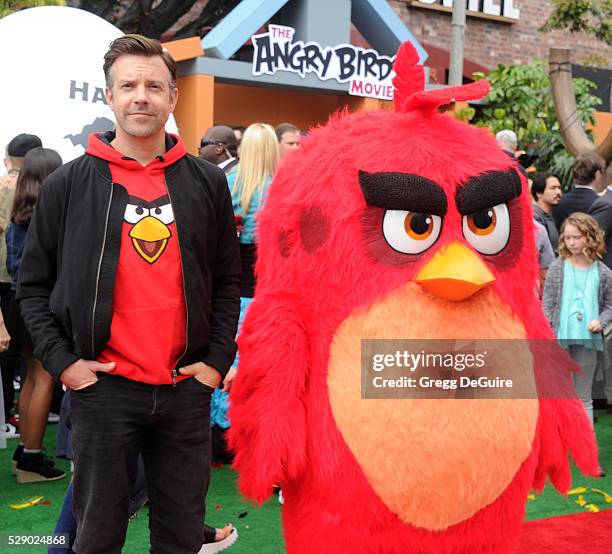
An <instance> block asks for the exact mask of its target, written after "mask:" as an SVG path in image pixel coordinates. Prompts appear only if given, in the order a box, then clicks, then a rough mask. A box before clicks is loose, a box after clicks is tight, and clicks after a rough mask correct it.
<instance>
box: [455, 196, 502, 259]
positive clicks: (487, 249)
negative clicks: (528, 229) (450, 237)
mask: <svg viewBox="0 0 612 554" xmlns="http://www.w3.org/2000/svg"><path fill="white" fill-rule="evenodd" d="M463 236H464V237H465V238H466V239H467V240H468V242H469V243H470V244H471V245H472V246H473V247H474V248H475V249H476V250H478V252H480V253H481V254H487V255H489V256H491V255H493V254H498V253H499V252H501V251H502V250H503V249H504V248H505V247H506V244H508V239H509V238H510V214H509V212H508V206H507V205H506V204H498V205H497V206H494V207H493V208H487V209H486V210H481V211H479V212H475V213H473V214H470V215H464V216H463Z"/></svg>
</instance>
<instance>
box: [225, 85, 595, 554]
mask: <svg viewBox="0 0 612 554" xmlns="http://www.w3.org/2000/svg"><path fill="white" fill-rule="evenodd" d="M417 94H418V93H417ZM415 96H416V95H415ZM405 101H406V102H408V101H409V99H406V100H405ZM410 102H411V105H412V107H413V108H417V109H414V110H413V111H411V112H406V113H397V112H396V113H393V112H386V111H380V112H372V113H364V112H361V113H356V114H350V115H349V114H347V113H342V114H339V115H336V116H334V117H332V119H331V120H330V121H329V123H328V124H327V125H326V126H324V127H321V128H318V129H316V130H314V131H313V132H312V133H311V135H310V136H309V137H308V138H307V139H306V140H305V141H304V143H303V147H302V148H301V149H300V150H299V151H298V152H296V153H294V154H291V155H290V156H288V157H287V158H286V159H285V160H283V163H282V165H281V167H280V169H279V171H278V173H277V175H276V177H275V179H274V182H273V183H272V185H271V187H270V192H269V196H268V199H267V201H266V206H265V207H264V209H263V211H262V212H261V215H260V218H259V228H258V236H259V246H258V260H257V265H256V274H257V279H258V281H257V288H256V293H255V298H254V300H253V302H252V303H251V305H250V307H249V312H248V314H247V316H246V318H245V321H244V325H243V328H242V332H241V335H240V337H239V349H240V364H239V369H238V375H237V377H236V380H235V382H234V385H233V389H232V397H231V398H232V404H231V408H230V418H231V421H232V427H231V429H230V435H229V437H230V445H231V447H232V448H233V449H234V450H235V453H236V458H235V467H236V469H237V470H238V472H239V474H240V475H239V486H240V489H241V490H242V492H243V493H244V494H245V495H247V496H249V497H251V498H253V499H255V500H257V501H259V502H261V501H263V500H265V499H266V498H267V497H269V496H270V494H271V492H272V485H274V484H275V483H280V484H281V486H282V488H283V492H284V496H285V504H284V506H283V525H284V534H285V540H286V545H287V552H289V553H290V554H306V553H308V554H310V553H313V552H316V553H317V554H324V553H329V554H383V553H384V554H412V553H414V554H416V553H431V554H434V553H436V554H451V553H470V554H475V553H490V554H504V553H506V552H508V553H509V552H512V551H513V548H514V546H515V543H516V540H517V537H518V532H519V529H520V526H521V523H522V520H523V515H524V510H525V504H526V501H527V493H528V491H529V490H530V489H531V488H532V487H534V486H535V487H536V488H542V487H543V485H544V483H545V479H546V476H547V475H549V476H550V478H551V480H552V482H553V484H554V485H555V486H556V487H557V488H558V489H559V490H560V491H561V492H565V491H567V489H568V487H569V486H570V473H569V461H568V452H569V453H571V455H572V456H573V458H574V459H575V460H576V461H577V463H578V465H579V466H580V467H581V469H582V470H583V471H585V472H587V473H590V474H595V473H596V472H597V470H598V463H597V450H596V446H595V440H594V435H593V432H592V429H591V427H590V424H589V422H588V419H587V416H586V414H585V413H584V410H583V408H582V406H581V404H580V403H579V402H578V401H577V400H575V399H566V398H562V397H552V398H547V399H541V400H540V401H539V413H538V416H537V426H536V427H535V432H534V435H533V438H532V448H531V452H530V453H529V454H528V456H527V457H526V458H525V459H524V461H523V462H522V464H521V465H520V467H519V468H518V470H517V472H516V474H515V476H514V479H513V480H512V482H511V483H510V484H509V485H508V486H507V487H506V488H505V490H504V491H503V492H502V493H501V494H500V496H499V497H498V498H497V499H496V500H495V501H493V502H492V503H490V504H489V505H487V506H485V507H483V508H482V509H481V510H480V511H478V512H477V513H475V514H474V515H473V516H472V517H469V518H468V519H465V520H463V521H460V522H459V523H455V524H453V525H450V526H448V527H447V528H445V529H442V530H436V531H431V530H427V529H423V528H418V527H417V526H414V525H411V524H410V523H407V522H405V521H402V520H401V519H400V517H398V515H397V514H395V513H393V512H392V511H391V510H390V508H389V507H388V506H387V505H386V504H385V503H384V502H383V500H382V499H381V498H379V497H378V496H377V494H376V493H375V492H374V488H373V487H372V484H371V481H370V480H369V479H368V477H367V476H366V474H365V473H364V470H363V468H362V467H361V466H360V465H359V463H358V462H357V459H356V457H355V455H354V454H353V452H352V451H351V449H350V446H349V444H348V443H347V441H346V440H345V437H344V436H343V434H342V432H341V430H340V429H339V426H338V425H337V422H336V419H335V418H334V413H333V409H332V406H331V403H330V394H329V389H328V386H329V383H328V367H329V361H330V350H331V347H332V342H333V341H334V337H335V336H336V333H337V331H338V329H339V328H340V326H341V325H342V324H343V322H345V321H346V320H347V319H348V318H350V317H351V316H352V315H353V314H355V313H356V312H357V311H358V310H361V311H364V310H365V311H367V310H368V309H369V307H371V306H373V305H374V304H375V303H379V302H381V301H384V300H385V299H387V298H389V297H391V296H390V295H392V294H393V292H394V291H398V290H399V289H401V288H402V287H405V286H406V285H407V284H408V283H410V282H411V281H414V278H415V276H416V275H417V274H418V272H419V271H420V269H421V268H422V267H423V266H424V265H425V264H427V262H428V261H429V260H430V259H431V258H432V256H433V255H434V254H435V253H436V252H437V251H438V250H440V249H441V248H442V247H444V246H447V245H449V244H451V243H453V242H459V243H461V244H463V245H465V246H466V247H467V248H469V249H470V250H472V251H474V252H475V250H474V249H473V248H472V247H471V246H470V244H469V243H468V242H467V241H466V239H465V238H464V236H463V232H462V223H461V221H462V216H461V214H460V213H459V211H458V209H457V206H456V204H455V191H456V190H457V187H459V186H461V185H462V184H463V183H465V182H466V181H467V180H468V179H469V178H470V177H473V176H477V175H482V174H483V173H486V172H489V171H505V170H509V169H512V168H513V162H512V161H511V160H510V158H508V156H507V155H506V154H504V153H503V152H501V151H500V150H499V148H498V147H497V146H496V144H495V141H494V140H493V138H492V137H491V135H490V133H489V132H488V131H487V130H485V129H478V128H474V127H470V126H467V125H465V124H463V123H460V122H458V121H457V120H455V119H454V118H453V117H451V116H449V115H445V114H442V113H439V112H437V111H432V110H430V109H428V106H427V105H425V106H424V107H425V109H418V108H419V101H417V100H415V99H414V98H413V99H412V100H410ZM425 104H427V103H426V102H425ZM360 170H361V171H366V172H369V173H375V172H401V173H410V174H415V175H419V176H422V177H425V178H427V179H429V180H431V181H434V182H435V183H437V184H439V185H440V186H441V187H442V188H443V190H444V192H445V194H446V197H447V199H448V210H447V213H446V215H445V216H444V222H443V225H442V230H441V233H440V237H439V239H438V241H437V242H436V243H435V244H434V245H433V246H432V247H431V248H430V249H429V250H427V251H425V252H423V253H422V254H420V255H407V254H400V253H398V252H396V251H394V250H392V249H391V248H390V247H389V246H388V245H387V244H386V243H385V241H384V240H383V238H382V231H381V225H380V222H381V217H382V212H383V211H384V210H383V209H381V208H372V207H368V206H367V205H366V203H365V200H364V197H363V194H362V192H361V189H360V185H359V180H358V174H359V171H360ZM521 180H522V193H521V195H520V197H519V198H515V199H513V200H511V201H510V202H509V204H508V205H509V211H510V213H511V238H510V241H509V243H508V245H507V246H506V248H505V249H504V250H503V251H502V252H500V253H499V254H497V255H494V256H480V254H478V253H476V252H475V253H476V255H478V256H479V257H480V258H481V259H482V260H483V261H484V263H485V264H486V266H487V267H488V269H489V270H490V271H491V272H492V273H493V275H494V276H495V279H496V281H495V283H494V284H493V285H492V286H491V287H490V289H489V290H490V291H492V295H494V296H495V302H494V304H495V306H497V305H499V304H502V305H503V306H504V310H498V309H497V308H495V307H494V306H493V307H492V312H491V313H489V314H487V318H489V319H491V320H492V321H498V325H499V326H500V328H502V327H504V328H506V324H505V322H506V319H507V318H508V317H511V318H512V319H513V320H516V321H518V322H519V323H520V324H522V329H523V331H521V332H520V333H517V336H516V338H517V339H522V338H526V337H527V338H531V339H554V334H553V332H552V330H551V329H550V327H549V325H548V323H547V322H546V320H545V318H544V315H543V313H542V311H541V308H540V306H539V303H538V301H537V299H536V298H535V296H534V284H535V282H536V278H537V274H538V266H537V261H536V248H535V243H534V236H533V235H534V232H533V224H532V212H531V202H530V199H529V192H528V190H527V185H526V183H525V181H524V179H523V178H522V177H521ZM481 294H482V292H479V293H477V295H481ZM415 298H418V297H417V296H415ZM481 301H482V298H481ZM432 302H433V300H432ZM447 304H448V303H447ZM447 304H442V303H441V304H439V306H438V308H437V309H439V316H436V317H432V318H430V320H431V322H432V323H426V324H423V325H424V326H425V327H424V329H425V331H424V332H425V333H426V335H427V336H426V337H423V338H438V337H443V336H444V332H443V329H444V310H445V309H451V310H452V309H453V307H452V304H453V303H449V304H448V305H447ZM419 309H420V305H419V303H418V301H416V302H407V303H406V306H405V311H406V313H407V314H408V316H409V318H419ZM508 314H511V315H508ZM474 317H477V316H474ZM496 317H497V318H498V319H497V320H495V318H496ZM436 318H437V319H436ZM430 320H428V321H430ZM436 322H437V323H436ZM470 325H471V322H470V321H465V326H466V329H469V328H470ZM519 326H520V325H519ZM492 327H493V331H492V332H491V334H492V336H493V337H494V336H495V332H494V329H495V325H492ZM376 331H377V332H378V331H380V330H376ZM468 332H469V331H468ZM383 334H384V333H383ZM500 336H501V335H500ZM457 338H462V337H457ZM545 355H546V354H545V353H544V352H541V351H540V350H539V349H538V348H534V349H533V358H534V360H535V361H534V365H535V370H536V373H537V372H538V371H540V368H541V367H546V372H544V377H542V375H540V377H539V379H540V381H542V380H543V379H545V380H548V379H557V378H559V379H564V376H565V377H566V376H567V375H569V372H570V369H571V368H570V364H569V362H568V364H567V366H564V367H558V366H557V367H554V368H551V367H550V364H546V363H545V362H546V360H545V359H544V358H545ZM355 372H356V373H357V374H359V372H360V368H359V367H355ZM362 402H368V400H362ZM459 402H461V401H459ZM506 402H512V400H506ZM442 412H443V407H442V405H441V414H442ZM441 417H442V416H441ZM409 423H410V422H409V421H406V425H407V426H409ZM389 424H390V422H389V421H383V420H380V419H379V420H377V419H376V418H374V421H373V423H372V428H371V429H370V431H371V430H372V429H374V430H378V431H379V433H380V434H381V435H382V436H383V437H384V436H385V434H387V433H388V434H389V436H392V435H391V434H390V430H389V427H388V426H389ZM484 429H487V430H488V427H487V422H485V421H483V430H484ZM406 432H411V433H413V434H414V436H415V439H418V438H419V434H423V433H428V429H427V428H423V427H419V428H414V429H410V427H407V431H406ZM417 442H419V444H421V442H423V441H417V440H415V444H416V443H417ZM430 442H431V443H432V444H434V443H435V440H432V441H430ZM424 444H427V441H424ZM508 447H509V448H511V447H512V445H509V446H508ZM415 448H416V446H415ZM420 453H421V454H422V452H420ZM444 454H445V453H444V451H443V450H442V451H440V450H439V449H436V448H434V447H432V448H431V452H429V456H430V459H431V462H432V463H443V462H444ZM421 458H422V457H421ZM421 458H420V459H421ZM402 463H404V464H406V465H409V464H411V452H410V450H409V449H407V451H406V452H405V457H404V458H403V462H402ZM469 463H470V460H465V464H469ZM499 464H504V458H503V456H502V455H500V459H499ZM393 470H394V471H397V472H401V471H402V467H401V466H400V467H394V468H389V467H385V468H381V472H382V473H384V472H389V471H393ZM424 470H425V468H424ZM424 473H425V471H424ZM452 474H453V472H452V468H449V473H448V475H449V478H448V479H447V481H446V482H426V481H423V482H422V483H419V486H421V487H425V488H429V490H431V491H432V497H435V498H439V497H440V494H438V493H439V491H440V490H443V491H445V495H443V496H445V498H446V500H445V501H446V502H449V503H452V502H454V501H455V498H456V497H457V494H456V493H457V491H458V490H459V489H461V487H462V482H461V480H460V479H453V478H452ZM370 479H371V477H370ZM434 492H436V494H433V493H434ZM406 494H407V495H409V494H410V493H409V491H406ZM425 509H430V510H432V512H435V511H436V510H438V509H439V507H438V506H436V505H435V503H434V502H432V505H431V506H429V507H426V508H425Z"/></svg>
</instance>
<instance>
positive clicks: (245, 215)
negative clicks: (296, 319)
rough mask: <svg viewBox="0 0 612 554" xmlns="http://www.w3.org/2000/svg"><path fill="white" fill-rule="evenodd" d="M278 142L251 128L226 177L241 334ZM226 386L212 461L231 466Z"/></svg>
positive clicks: (265, 129) (217, 405)
mask: <svg viewBox="0 0 612 554" xmlns="http://www.w3.org/2000/svg"><path fill="white" fill-rule="evenodd" d="M278 157H279V156H278V141H277V140H276V133H275V132H274V128H273V127H271V126H270V125H267V124H265V123H253V125H249V127H247V129H246V131H245V132H244V135H243V136H242V142H241V143H240V164H239V165H238V166H237V167H236V169H235V170H233V171H232V172H230V174H229V175H228V176H227V182H228V185H229V188H230V191H231V193H232V204H233V206H234V214H235V215H236V218H237V219H238V220H240V224H239V225H238V228H239V230H240V257H241V259H242V288H241V290H240V296H241V298H240V319H239V320H238V331H239V332H240V326H241V325H242V320H243V318H244V314H245V313H246V309H247V307H248V305H249V303H250V302H251V299H252V298H253V294H254V291H255V277H254V273H253V267H254V266H255V252H256V242H257V233H256V219H255V216H256V215H257V212H258V211H259V210H261V208H262V207H263V204H264V202H265V199H266V194H267V192H268V187H269V186H270V183H271V182H272V177H273V176H274V172H275V171H276V164H277V163H278ZM237 365H238V356H236V360H235V361H234V365H233V366H232V368H231V369H230V370H229V373H228V375H227V377H226V380H225V382H231V380H232V379H233V377H234V375H235V373H236V366H237ZM228 390H229V387H228V386H227V385H226V386H224V387H223V389H222V390H219V389H216V390H215V391H214V393H213V396H212V400H211V406H210V423H211V427H212V460H213V463H214V464H229V463H231V462H232V456H231V454H230V453H229V452H228V450H227V444H226V442H225V432H226V430H227V429H228V428H229V426H230V422H229V419H228V418H227V408H228V406H229V398H228V394H227V391H228Z"/></svg>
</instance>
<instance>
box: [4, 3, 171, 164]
mask: <svg viewBox="0 0 612 554" xmlns="http://www.w3.org/2000/svg"><path fill="white" fill-rule="evenodd" d="M122 34H123V33H122V32H121V31H120V30H119V29H118V28H117V27H115V26H114V25H112V24H110V23H108V22H107V21H105V20H104V19H102V18H100V17H98V16H97V15H94V14H92V13H89V12H86V11H84V10H79V9H76V8H67V7H60V6H45V7H40V8H30V9H26V10H22V11H19V12H16V13H14V14H11V15H9V16H7V17H4V18H2V19H0V52H2V55H1V56H0V81H1V82H2V85H0V158H1V157H4V152H5V147H6V144H7V143H8V142H9V141H10V140H11V139H12V138H13V137H14V136H15V135H18V134H19V133H32V134H35V135H38V136H39V137H40V138H41V140H42V142H43V146H45V147H47V148H53V149H54V150H57V151H58V152H59V154H60V155H61V156H62V159H63V161H64V162H67V161H69V160H72V159H73V158H76V157H78V156H80V155H81V154H83V152H84V151H85V148H86V145H87V136H88V135H89V133H91V132H97V131H108V130H109V129H111V128H112V127H113V125H114V121H115V117H114V115H113V112H112V111H111V109H110V108H109V107H108V106H107V105H106V103H105V100H104V96H103V92H104V87H105V83H104V73H103V72H102V63H103V58H104V54H105V52H106V51H107V50H108V46H109V44H110V43H111V42H112V41H113V40H114V39H116V38H117V37H120V36H121V35H122ZM166 128H167V130H168V131H169V132H174V133H176V123H175V121H174V118H173V117H172V116H171V117H170V120H169V121H168V124H167V125H166Z"/></svg>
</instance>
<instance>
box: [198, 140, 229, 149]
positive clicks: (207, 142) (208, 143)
mask: <svg viewBox="0 0 612 554" xmlns="http://www.w3.org/2000/svg"><path fill="white" fill-rule="evenodd" d="M215 144H223V145H224V146H225V143H224V142H223V141H221V140H205V139H202V140H201V141H200V148H206V147H207V146H213V145H215Z"/></svg>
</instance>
